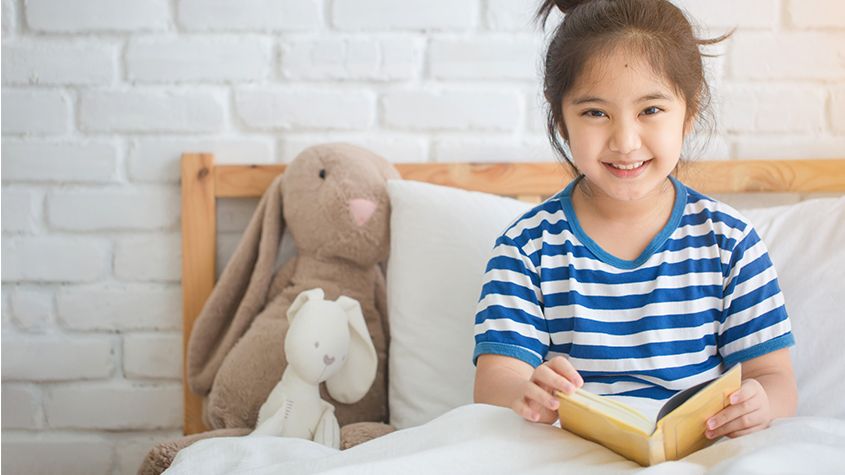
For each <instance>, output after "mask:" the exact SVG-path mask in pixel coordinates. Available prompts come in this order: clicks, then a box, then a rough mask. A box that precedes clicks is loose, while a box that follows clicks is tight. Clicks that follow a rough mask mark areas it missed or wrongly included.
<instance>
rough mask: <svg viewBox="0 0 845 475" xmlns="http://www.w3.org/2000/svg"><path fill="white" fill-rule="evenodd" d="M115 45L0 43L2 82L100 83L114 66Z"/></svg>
mask: <svg viewBox="0 0 845 475" xmlns="http://www.w3.org/2000/svg"><path fill="white" fill-rule="evenodd" d="M117 58H118V47H117V45H116V44H110V43H105V42H93V41H86V42H77V41H74V42H68V41H66V40H41V39H39V40H31V39H27V40H26V41H8V42H4V43H3V84H24V85H26V84H33V85H80V86H103V85H109V84H111V83H112V81H113V80H114V77H115V71H116V70H117Z"/></svg>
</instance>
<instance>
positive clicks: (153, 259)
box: [114, 235, 182, 282]
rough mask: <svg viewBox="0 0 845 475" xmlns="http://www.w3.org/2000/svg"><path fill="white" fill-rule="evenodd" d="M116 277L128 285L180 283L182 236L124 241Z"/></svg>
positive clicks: (116, 263)
mask: <svg viewBox="0 0 845 475" xmlns="http://www.w3.org/2000/svg"><path fill="white" fill-rule="evenodd" d="M114 275H115V277H117V278H118V279H121V280H124V281H160V282H162V281H163V282H179V279H180V278H181V276H182V240H181V239H180V236H179V235H164V236H161V235H151V236H139V237H132V238H126V239H120V240H118V241H117V243H116V244H115V250H114Z"/></svg>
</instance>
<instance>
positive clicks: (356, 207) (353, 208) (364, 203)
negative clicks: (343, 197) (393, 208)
mask: <svg viewBox="0 0 845 475" xmlns="http://www.w3.org/2000/svg"><path fill="white" fill-rule="evenodd" d="M377 207H378V205H376V203H375V202H374V201H370V200H365V199H363V198H353V199H351V200H349V211H350V212H351V213H352V219H353V220H354V221H355V224H357V225H358V226H362V225H363V224H364V223H366V222H367V221H369V219H370V218H371V217H372V216H373V213H375V212H376V208H377Z"/></svg>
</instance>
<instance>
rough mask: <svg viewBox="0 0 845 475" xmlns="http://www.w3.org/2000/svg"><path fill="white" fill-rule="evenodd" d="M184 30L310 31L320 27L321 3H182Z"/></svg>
mask: <svg viewBox="0 0 845 475" xmlns="http://www.w3.org/2000/svg"><path fill="white" fill-rule="evenodd" d="M177 10H178V13H177V15H178V22H179V25H181V26H182V27H183V28H185V29H188V30H200V31H206V30H210V31H249V32H255V31H310V30H315V29H319V28H320V27H321V26H322V25H323V15H322V2H321V1H320V0H239V1H238V2H225V1H224V2H221V1H219V0H182V1H180V2H178V4H177Z"/></svg>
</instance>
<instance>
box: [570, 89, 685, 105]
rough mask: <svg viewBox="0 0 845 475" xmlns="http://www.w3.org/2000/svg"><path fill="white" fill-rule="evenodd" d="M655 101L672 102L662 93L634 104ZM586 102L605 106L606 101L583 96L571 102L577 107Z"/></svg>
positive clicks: (644, 97)
mask: <svg viewBox="0 0 845 475" xmlns="http://www.w3.org/2000/svg"><path fill="white" fill-rule="evenodd" d="M655 99H664V100H667V101H670V100H672V99H671V98H670V97H669V96H667V95H666V94H663V93H662V92H652V93H651V94H646V95H645V96H643V97H641V98H639V99H637V101H636V102H644V101H652V100H655ZM587 102H598V103H600V104H607V101H606V100H604V99H602V98H600V97H596V96H584V97H579V98H577V99H575V100H573V101H572V105H574V106H577V105H579V104H585V103H587Z"/></svg>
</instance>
